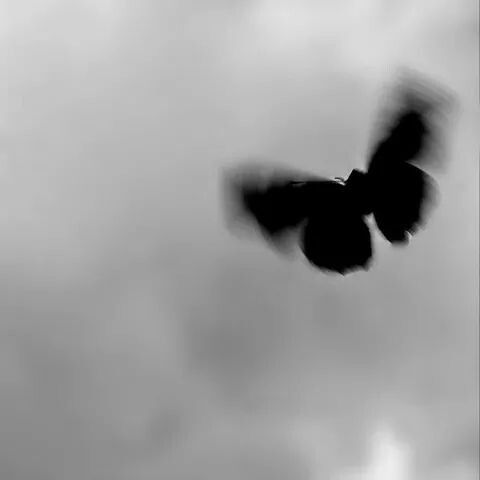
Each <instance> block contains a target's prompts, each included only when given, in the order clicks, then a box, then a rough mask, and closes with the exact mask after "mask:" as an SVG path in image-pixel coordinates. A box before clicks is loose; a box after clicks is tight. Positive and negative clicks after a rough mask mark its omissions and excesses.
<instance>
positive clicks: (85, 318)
mask: <svg viewBox="0 0 480 480" xmlns="http://www.w3.org/2000/svg"><path fill="white" fill-rule="evenodd" d="M0 5H1V11H0V32H1V33H0V52H1V53H0V60H1V72H2V74H1V77H0V86H1V89H0V106H1V107H0V199H1V202H0V205H1V206H0V285H1V286H0V478H1V479H2V480H127V479H129V480H130V479H132V480H133V479H134V480H153V479H156V480H244V479H252V480H473V479H476V478H477V472H478V459H477V449H478V407H477V402H478V287H479V281H478V267H479V258H478V242H479V238H478V202H479V199H478V175H479V172H478V160H479V159H478V151H479V150H478V131H479V126H480V116H479V108H478V106H479V99H478V80H479V78H478V41H479V34H478V28H479V25H478V5H477V2H476V1H474V0H456V1H452V0H403V1H394V0H388V1H385V0H362V1H358V0H343V1H338V0H336V1H333V0H321V1H314V0H237V1H228V0H225V1H220V0H203V1H201V2H200V1H194V0H156V1H155V0H138V1H137V0H135V1H134V0H130V1H128V0H117V1H114V0H61V1H60V0H43V1H40V0H2V1H1V3H0ZM399 65H404V66H408V67H413V68H416V69H418V70H420V71H422V72H424V73H426V74H428V75H430V76H432V77H433V78H435V79H436V80H437V81H439V82H440V83H443V84H444V85H445V86H447V87H448V88H450V89H451V90H452V91H453V92H454V93H455V95H456V97H457V101H458V108H457V111H456V113H455V118H454V120H453V121H452V122H451V126H450V132H449V133H450V135H449V137H448V142H447V143H448V145H447V146H446V150H445V153H446V154H448V156H449V158H450V162H449V163H448V164H447V168H445V169H444V170H443V172H441V174H440V175H439V176H438V177H437V178H438V180H439V183H440V185H441V189H442V197H441V203H440V205H439V207H438V208H437V209H436V210H435V212H434V215H433V216H432V218H431V221H430V223H429V227H428V228H427V229H426V230H425V231H422V232H421V233H420V234H419V235H418V236H417V237H415V239H414V241H413V242H412V243H411V245H410V246H409V247H408V248H407V249H402V248H400V249H393V248H391V247H389V246H388V245H387V244H386V243H385V242H383V241H382V240H381V239H380V238H379V237H377V238H376V244H375V249H376V261H375V263H374V267H373V268H372V270H371V271H370V272H368V273H358V274H355V275H351V276H347V277H337V276H328V275H322V274H319V273H317V272H316V271H314V270H313V269H311V268H310V267H308V266H307V265H305V263H304V262H303V261H302V260H301V259H300V258H297V259H295V260H291V259H283V258H281V257H279V256H278V255H277V254H275V253H273V252H271V251H270V250H269V249H268V248H267V247H266V246H265V245H264V244H262V243H261V242H255V241H246V240H239V239H237V238H235V237H233V236H232V235H231V234H230V233H229V232H228V231H227V230H226V229H225V226H224V219H223V216H222V215H223V212H222V204H221V197H220V195H219V172H220V171H221V170H222V168H223V167H225V166H227V165H232V164H235V162H237V161H240V160H242V159H243V158H245V157H252V156H253V157H259V158H265V159H269V160H272V161H278V162H281V163H283V164H286V165H290V166H291V167H295V168H300V169H308V170H311V171H312V173H318V174H320V175H327V176H328V175H346V174H348V173H349V171H350V169H351V168H353V167H355V166H361V165H363V164H364V162H365V156H366V152H367V150H368V147H369V141H370V135H371V128H372V125H373V124H374V122H375V118H376V117H375V115H376V112H377V109H378V106H379V101H380V99H381V95H382V92H383V86H384V85H385V82H388V81H389V80H391V78H392V75H393V74H394V73H395V71H396V68H397V66H399Z"/></svg>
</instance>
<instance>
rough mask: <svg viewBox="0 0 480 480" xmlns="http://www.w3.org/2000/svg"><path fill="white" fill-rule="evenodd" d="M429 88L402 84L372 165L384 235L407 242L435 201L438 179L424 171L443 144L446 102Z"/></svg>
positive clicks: (376, 211)
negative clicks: (441, 113)
mask: <svg viewBox="0 0 480 480" xmlns="http://www.w3.org/2000/svg"><path fill="white" fill-rule="evenodd" d="M432 92H434V88H433V87H432V89H431V91H428V83H426V82H425V81H423V82H418V81H417V82H411V83H408V82H407V83H405V84H403V85H401V87H400V89H399V92H397V93H398V95H397V96H398V100H397V105H396V109H395V110H394V111H393V112H392V113H391V121H390V122H388V124H387V125H386V127H385V128H384V129H383V130H384V131H383V134H382V135H381V137H380V140H379V141H378V143H377V145H376V147H375V149H374V151H373V153H372V155H371V157H370V161H369V166H368V176H369V180H370V182H369V183H370V185H371V188H372V192H371V197H372V207H373V215H374V218H375V221H376V223H377V226H378V228H379V229H380V231H381V232H382V234H383V236H384V237H385V238H386V239H387V240H388V241H390V242H391V243H404V242H407V241H408V238H409V235H411V234H414V233H415V232H416V231H417V230H418V228H419V227H421V226H422V225H423V224H424V223H425V220H426V217H427V212H428V210H429V208H430V207H431V206H432V205H433V201H434V200H435V198H436V191H437V189H436V185H435V182H434V180H433V178H432V177H431V176H430V175H428V174H427V173H426V172H425V171H423V170H422V168H421V167H422V166H423V165H425V164H426V163H427V160H430V159H431V155H430V156H429V154H431V152H432V146H434V145H435V143H436V141H437V139H438V133H439V132H438V129H437V125H436V124H435V113H436V112H437V111H438V108H437V107H438V106H440V105H441V97H440V96H439V95H433V94H432Z"/></svg>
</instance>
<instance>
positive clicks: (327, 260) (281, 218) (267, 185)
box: [224, 73, 452, 275]
mask: <svg viewBox="0 0 480 480" xmlns="http://www.w3.org/2000/svg"><path fill="white" fill-rule="evenodd" d="M391 93H392V94H393V95H391V96H392V98H394V99H395V100H396V101H394V102H393V103H394V104H395V106H394V108H393V110H391V111H390V112H387V113H386V114H385V115H384V118H383V121H382V122H381V125H380V126H379V127H378V128H377V130H378V133H377V135H376V140H375V142H374V147H373V149H372V151H371V154H370V155H369V159H368V162H367V166H366V170H365V171H361V170H358V169H354V170H353V171H352V172H351V173H350V175H349V176H348V178H347V179H346V180H344V179H341V178H338V177H337V178H335V179H326V178H321V177H317V176H315V175H310V174H305V173H302V172H296V171H294V170H288V169H285V168H281V167H273V168H272V167H271V166H268V165H266V164H263V165H262V164H259V163H257V164H244V165H240V166H239V167H237V168H235V169H234V170H233V171H228V172H227V174H226V175H225V176H224V192H225V193H226V200H227V202H228V207H229V213H230V215H231V218H234V219H236V220H240V221H243V222H247V223H250V224H251V225H253V226H254V228H255V230H257V231H259V232H260V233H262V234H263V236H264V237H265V238H266V239H267V240H270V241H272V242H273V243H274V244H279V243H281V242H282V240H284V239H285V238H287V237H289V236H291V234H294V235H295V242H296V244H297V245H298V246H299V247H300V249H301V251H302V252H303V255H304V256H305V257H306V259H307V260H308V261H309V262H310V263H311V264H312V265H313V266H314V267H316V268H318V269H320V270H322V271H326V272H336V273H340V274H344V275H345V274H347V273H350V272H354V271H358V270H362V269H363V270H368V268H369V266H370V264H371V260H372V256H373V251H372V239H371V233H370V228H369V225H368V224H367V221H366V220H367V218H368V217H373V219H374V221H375V224H376V226H377V228H378V230H379V231H380V232H381V234H382V235H383V237H384V238H385V239H386V240H387V241H388V242H390V243H391V244H393V245H398V244H406V243H408V241H409V239H410V237H411V236H412V235H414V234H415V233H416V232H417V231H418V229H419V228H420V227H422V226H423V225H424V224H425V221H426V217H427V216H428V212H429V210H430V207H431V206H432V204H433V203H434V200H435V198H436V196H437V187H436V184H435V181H434V180H433V178H432V177H431V176H430V175H429V174H428V173H426V172H425V171H424V169H423V167H425V166H426V164H427V163H428V161H429V159H432V156H433V157H435V155H438V151H435V148H434V147H435V146H436V145H437V144H438V139H439V135H440V129H439V127H440V125H439V120H440V121H441V120H442V118H443V114H444V113H445V112H446V111H447V110H446V107H448V106H450V105H451V100H452V97H451V95H450V94H447V93H446V91H445V90H444V89H439V88H438V87H437V86H436V85H434V84H433V83H432V82H430V81H427V80H425V79H422V78H421V77H418V76H416V75H413V74H412V73H409V74H407V75H406V76H405V75H404V76H403V77H402V78H401V79H400V82H398V83H397V84H396V85H394V88H393V89H392V91H391Z"/></svg>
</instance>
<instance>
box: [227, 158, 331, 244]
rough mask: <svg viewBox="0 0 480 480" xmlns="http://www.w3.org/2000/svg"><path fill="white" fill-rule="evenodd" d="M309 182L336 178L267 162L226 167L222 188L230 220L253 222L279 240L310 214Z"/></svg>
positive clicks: (317, 182) (239, 222)
mask: <svg viewBox="0 0 480 480" xmlns="http://www.w3.org/2000/svg"><path fill="white" fill-rule="evenodd" d="M312 183H313V184H319V183H320V184H322V183H326V184H330V183H335V182H332V181H329V180H323V179H319V178H318V177H314V176H311V175H307V174H303V173H301V172H298V171H292V170H288V169H285V168H282V167H279V166H276V167H275V166H272V165H268V164H250V165H243V166H241V167H240V168H237V169H235V170H233V171H229V172H228V173H227V175H225V177H224V190H225V193H226V197H227V204H228V212H229V216H230V220H231V223H234V224H241V225H245V224H246V225H253V226H254V228H255V229H256V230H259V231H260V232H261V233H262V234H263V235H264V236H265V237H266V238H267V239H268V240H271V241H273V242H279V241H282V238H283V237H284V236H285V235H287V234H288V233H290V232H292V231H293V230H296V229H298V227H299V226H300V225H301V223H302V222H303V221H304V220H305V219H306V217H307V216H308V215H309V211H310V210H311V209H312V207H313V204H314V199H312V187H311V185H312Z"/></svg>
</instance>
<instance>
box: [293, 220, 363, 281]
mask: <svg viewBox="0 0 480 480" xmlns="http://www.w3.org/2000/svg"><path fill="white" fill-rule="evenodd" d="M301 249H302V251H303V253H304V255H305V257H306V258H307V260H308V261H309V262H310V263H311V264H312V265H314V266H315V267H317V268H319V269H321V270H327V271H331V272H338V273H341V274H346V273H349V272H353V271H355V270H367V269H368V267H369V263H370V260H371V258H372V243H371V238H370V230H369V228H368V226H367V224H366V223H365V221H364V220H363V218H362V217H361V216H360V215H353V214H349V213H347V212H343V214H341V215H340V216H338V217H337V216H334V215H330V214H328V215H317V216H314V217H311V218H309V219H308V221H307V223H306V225H305V227H304V230H303V232H302V239H301Z"/></svg>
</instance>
